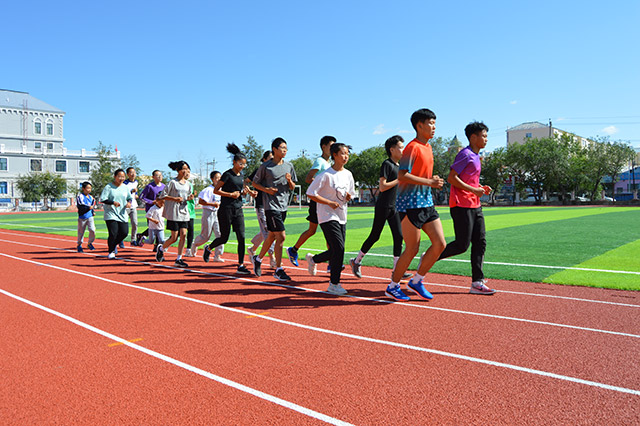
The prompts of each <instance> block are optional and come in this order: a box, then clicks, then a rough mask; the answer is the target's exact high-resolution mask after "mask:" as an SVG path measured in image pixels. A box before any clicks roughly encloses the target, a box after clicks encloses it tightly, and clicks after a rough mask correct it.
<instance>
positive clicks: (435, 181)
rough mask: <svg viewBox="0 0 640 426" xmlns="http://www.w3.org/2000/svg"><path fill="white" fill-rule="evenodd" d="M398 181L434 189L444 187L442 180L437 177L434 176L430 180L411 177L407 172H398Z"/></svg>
mask: <svg viewBox="0 0 640 426" xmlns="http://www.w3.org/2000/svg"><path fill="white" fill-rule="evenodd" d="M398 181H400V182H408V183H413V184H415V185H426V186H430V187H432V188H436V189H439V188H442V185H444V179H442V178H441V177H440V176H438V175H434V176H433V177H432V178H423V177H420V176H416V175H412V174H411V173H409V171H408V170H400V171H399V172H398Z"/></svg>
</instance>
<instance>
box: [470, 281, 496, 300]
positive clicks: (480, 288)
mask: <svg viewBox="0 0 640 426" xmlns="http://www.w3.org/2000/svg"><path fill="white" fill-rule="evenodd" d="M486 282H487V281H486V280H484V279H483V280H480V281H474V282H472V283H471V289H470V290H469V293H471V294H485V295H487V296H491V295H492V294H495V293H496V290H494V289H492V288H489V287H487V285H486V284H485V283H486Z"/></svg>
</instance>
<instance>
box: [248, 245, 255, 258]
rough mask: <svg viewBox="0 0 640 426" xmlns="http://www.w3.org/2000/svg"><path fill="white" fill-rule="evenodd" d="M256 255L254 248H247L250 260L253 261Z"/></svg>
mask: <svg viewBox="0 0 640 426" xmlns="http://www.w3.org/2000/svg"><path fill="white" fill-rule="evenodd" d="M255 255H256V251H255V250H254V249H253V246H251V247H249V248H247V256H249V259H251V258H252V257H253V256H255Z"/></svg>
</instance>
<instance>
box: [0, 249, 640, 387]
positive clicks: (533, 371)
mask: <svg viewBox="0 0 640 426" xmlns="http://www.w3.org/2000/svg"><path fill="white" fill-rule="evenodd" d="M0 256H5V257H8V258H11V259H14V260H18V261H22V262H27V263H31V264H34V265H38V266H44V267H47V268H52V269H57V270H60V271H64V272H69V273H72V274H77V275H82V276H85V277H88V278H91V279H96V280H99V281H104V282H107V283H111V284H116V285H120V286H123V287H129V288H134V289H138V290H142V291H147V292H150V293H155V294H160V295H164V296H169V297H173V298H176V299H180V300H186V301H189V302H194V303H199V304H202V305H206V306H211V307H214V308H218V309H222V310H226V311H230V312H234V313H240V314H242V315H244V316H246V315H255V313H254V312H250V311H245V310H242V309H237V308H231V307H228V306H222V305H218V304H215V303H211V302H206V301H204V300H199V299H192V298H190V297H186V296H181V295H179V294H173V293H167V292H164V291H161V290H155V289H150V288H145V287H140V286H137V285H134V284H128V283H124V282H121V281H116V280H111V279H108V278H103V277H100V276H96V275H91V274H87V273H84V272H79V271H74V270H72V269H67V268H62V267H59V266H54V265H48V264H46V263H41V262H36V261H33V260H29V259H22V258H19V257H16V256H11V255H7V254H4V253H0ZM261 283H262V282H261ZM262 284H264V283H262ZM0 292H2V293H4V294H6V295H8V296H10V297H13V295H12V293H9V292H7V291H5V290H2V289H0ZM17 297H19V296H17ZM25 300H26V299H25ZM61 315H63V314H61ZM255 318H256V319H259V320H264V321H273V322H276V323H280V324H283V325H288V326H292V327H297V328H301V329H304V330H310V331H316V332H319V333H323V334H328V335H333V336H338V337H344V338H348V339H353V340H358V341H364V342H368V343H376V344H381V345H385V346H391V347H395V348H400V349H408V350H412V351H418V352H425V353H430V354H434V355H439V356H443V357H448V358H453V359H459V360H463V361H467V362H472V363H477V364H483V365H490V366H493V367H499V368H505V369H509V370H514V371H519V372H523V373H528V374H533V375H537V376H542V377H548V378H552V379H557V380H561V381H567V382H572V383H578V384H582V385H586V386H591V387H596V388H600V389H605V390H610V391H614V392H620V393H625V394H631V395H637V396H640V390H637V389H630V388H624V387H620V386H615V385H609V384H606V383H600V382H595V381H591V380H585V379H580V378H577V377H571V376H565V375H562V374H556V373H551V372H548V371H543V370H536V369H532V368H528V367H522V366H518V365H515V364H508V363H503V362H499V361H491V360H487V359H483V358H476V357H472V356H467V355H461V354H456V353H453V352H446V351H441V350H438V349H431V348H423V347H420V346H414V345H407V344H404V343H398V342H392V341H389V340H382V339H375V338H371V337H366V336H359V335H357V334H351V333H344V332H340V331H335V330H329V329H326V328H320V327H314V326H310V325H306V324H300V323H296V322H293V321H287V320H283V319H279V318H275V317H273V316H266V315H259V316H255ZM113 337H116V336H113ZM110 338H111V337H110ZM113 340H116V341H118V342H121V343H123V344H126V345H127V346H131V345H133V346H132V347H134V346H138V345H136V344H135V343H132V342H129V341H127V340H125V339H122V338H120V337H116V339H113ZM140 348H142V347H140ZM134 349H135V348H134ZM185 365H186V364H185Z"/></svg>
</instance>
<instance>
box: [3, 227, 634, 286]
mask: <svg viewBox="0 0 640 426" xmlns="http://www.w3.org/2000/svg"><path fill="white" fill-rule="evenodd" d="M0 225H11V226H23V227H31V228H41V229H53V230H59V231H69V232H75V231H76V230H75V229H64V228H49V227H45V226H34V225H23V224H17V223H16V224H14V223H7V222H0ZM98 233H100V234H106V232H98ZM225 244H231V245H235V244H237V243H236V242H234V241H228V242H227V243H225ZM305 250H306V251H310V252H322V251H324V250H322V249H309V248H305ZM345 254H354V255H357V254H358V252H353V251H346V252H345ZM367 256H375V257H386V258H393V256H392V255H390V254H381V253H367ZM419 258H420V257H419V256H416V257H415V258H414V260H415V259H419ZM440 262H458V263H469V262H470V261H469V260H464V259H442V260H440ZM484 264H485V265H498V266H516V267H519V268H540V269H557V270H565V269H566V270H570V271H587V272H602V273H607V274H623V275H640V272H636V271H619V270H615V269H596V268H580V267H577V266H553V265H536V264H530V263H508V262H490V261H485V262H484Z"/></svg>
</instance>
